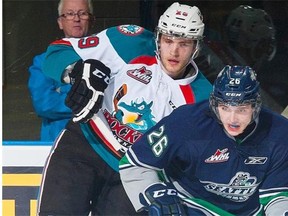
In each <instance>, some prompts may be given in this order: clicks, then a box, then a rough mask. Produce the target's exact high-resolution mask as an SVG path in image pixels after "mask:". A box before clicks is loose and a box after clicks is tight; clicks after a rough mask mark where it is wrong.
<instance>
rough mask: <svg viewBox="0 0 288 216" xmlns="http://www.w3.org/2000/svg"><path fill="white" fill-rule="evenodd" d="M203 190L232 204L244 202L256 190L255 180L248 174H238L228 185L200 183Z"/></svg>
mask: <svg viewBox="0 0 288 216" xmlns="http://www.w3.org/2000/svg"><path fill="white" fill-rule="evenodd" d="M201 183H202V184H204V188H205V189H206V190H207V191H209V192H211V193H214V194H217V195H219V196H222V197H224V198H227V199H229V200H231V201H234V202H245V201H247V200H248V199H249V197H250V196H252V194H253V193H254V192H255V191H256V190H257V187H258V185H259V183H257V178H256V177H254V176H250V173H248V172H238V173H236V175H235V176H234V177H232V179H231V180H230V182H229V183H228V184H219V183H216V182H208V181H201Z"/></svg>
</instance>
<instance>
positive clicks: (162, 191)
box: [139, 183, 186, 216]
mask: <svg viewBox="0 0 288 216" xmlns="http://www.w3.org/2000/svg"><path fill="white" fill-rule="evenodd" d="M139 198H140V202H141V203H142V204H143V205H144V206H145V207H146V209H147V210H148V214H149V216H164V215H165V216H166V215H167V216H168V215H169V216H184V215H186V212H185V210H184V206H183V205H182V204H181V200H180V198H179V197H178V196H177V191H176V189H175V188H174V187H173V185H172V184H168V183H167V184H165V183H156V184H152V185H150V186H149V187H148V188H147V189H146V190H145V191H144V193H141V194H140V197H139Z"/></svg>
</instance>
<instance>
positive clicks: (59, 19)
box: [57, 17, 63, 30]
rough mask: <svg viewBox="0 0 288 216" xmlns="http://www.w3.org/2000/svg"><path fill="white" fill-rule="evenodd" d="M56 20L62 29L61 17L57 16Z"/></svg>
mask: <svg viewBox="0 0 288 216" xmlns="http://www.w3.org/2000/svg"><path fill="white" fill-rule="evenodd" d="M57 22H58V26H59V29H60V30H63V25H62V19H61V18H60V17H58V19H57Z"/></svg>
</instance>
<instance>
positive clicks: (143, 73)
mask: <svg viewBox="0 0 288 216" xmlns="http://www.w3.org/2000/svg"><path fill="white" fill-rule="evenodd" d="M127 75H128V76H130V77H132V78H133V79H136V80H138V81H140V82H142V83H144V84H148V83H149V82H150V80H151V78H152V72H151V71H150V70H147V69H146V67H145V66H143V67H141V68H139V69H135V70H128V71H127Z"/></svg>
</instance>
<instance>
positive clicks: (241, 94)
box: [209, 65, 262, 122]
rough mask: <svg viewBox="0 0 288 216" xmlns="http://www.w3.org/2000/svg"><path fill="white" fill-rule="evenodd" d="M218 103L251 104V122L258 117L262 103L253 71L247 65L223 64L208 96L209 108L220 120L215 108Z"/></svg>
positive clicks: (232, 104) (231, 104)
mask: <svg viewBox="0 0 288 216" xmlns="http://www.w3.org/2000/svg"><path fill="white" fill-rule="evenodd" d="M219 104H227V105H230V106H240V105H247V104H251V105H252V108H253V109H254V111H253V117H252V120H251V122H253V121H254V120H255V119H256V118H257V117H258V115H259V112H260V110H261V104H262V102H261V97H260V93H259V82H258V81H257V80H256V73H255V71H254V70H253V69H252V68H250V67H249V66H230V65H227V66H225V67H224V68H223V69H222V71H221V72H220V73H219V74H218V76H217V78H216V80H215V82H214V85H213V91H212V93H211V94H210V98H209V106H210V109H211V110H212V112H213V113H215V115H216V116H217V118H218V120H220V117H219V113H218V110H217V107H218V105H219Z"/></svg>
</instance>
